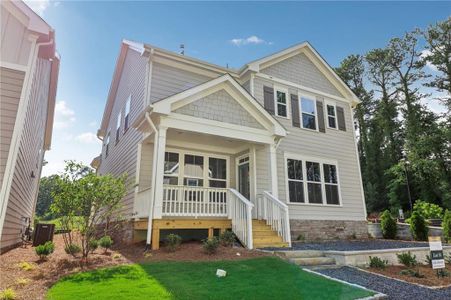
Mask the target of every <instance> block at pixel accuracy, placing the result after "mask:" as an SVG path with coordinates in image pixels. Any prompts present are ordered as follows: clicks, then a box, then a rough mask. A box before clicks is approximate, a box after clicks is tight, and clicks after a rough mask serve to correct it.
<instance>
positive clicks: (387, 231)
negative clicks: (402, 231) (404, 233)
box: [381, 210, 397, 239]
mask: <svg viewBox="0 0 451 300" xmlns="http://www.w3.org/2000/svg"><path fill="white" fill-rule="evenodd" d="M381 230H382V236H383V237H384V239H395V238H396V232H397V227H396V220H395V219H393V217H392V216H391V214H390V211H388V210H386V211H384V213H383V214H382V216H381Z"/></svg>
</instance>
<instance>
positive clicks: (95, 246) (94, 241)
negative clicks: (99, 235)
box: [89, 239, 99, 253]
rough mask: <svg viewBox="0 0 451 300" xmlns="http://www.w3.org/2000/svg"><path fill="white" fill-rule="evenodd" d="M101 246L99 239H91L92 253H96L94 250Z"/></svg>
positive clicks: (90, 247) (90, 248)
mask: <svg viewBox="0 0 451 300" xmlns="http://www.w3.org/2000/svg"><path fill="white" fill-rule="evenodd" d="M98 247H99V241H98V240H94V239H92V240H90V241H89V250H90V251H91V253H94V251H96V249H97V248H98Z"/></svg>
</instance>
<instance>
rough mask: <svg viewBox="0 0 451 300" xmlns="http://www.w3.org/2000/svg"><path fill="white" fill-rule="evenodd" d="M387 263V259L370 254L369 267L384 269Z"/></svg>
mask: <svg viewBox="0 0 451 300" xmlns="http://www.w3.org/2000/svg"><path fill="white" fill-rule="evenodd" d="M387 264H388V261H387V260H382V259H381V258H379V257H377V256H374V257H372V256H370V268H376V269H385V267H386V266H387Z"/></svg>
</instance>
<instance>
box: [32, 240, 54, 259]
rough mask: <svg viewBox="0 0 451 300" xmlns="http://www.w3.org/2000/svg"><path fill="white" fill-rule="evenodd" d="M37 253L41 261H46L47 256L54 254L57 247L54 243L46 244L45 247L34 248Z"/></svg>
mask: <svg viewBox="0 0 451 300" xmlns="http://www.w3.org/2000/svg"><path fill="white" fill-rule="evenodd" d="M34 250H35V251H36V254H37V255H38V256H39V258H40V259H45V258H47V256H49V255H50V254H52V253H53V251H55V245H54V244H53V242H50V241H48V242H46V243H45V244H44V245H39V246H36V248H34Z"/></svg>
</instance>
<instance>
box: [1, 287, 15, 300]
mask: <svg viewBox="0 0 451 300" xmlns="http://www.w3.org/2000/svg"><path fill="white" fill-rule="evenodd" d="M14 299H16V292H15V291H14V290H13V289H11V288H9V289H5V290H3V291H1V292H0V300H14Z"/></svg>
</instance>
